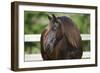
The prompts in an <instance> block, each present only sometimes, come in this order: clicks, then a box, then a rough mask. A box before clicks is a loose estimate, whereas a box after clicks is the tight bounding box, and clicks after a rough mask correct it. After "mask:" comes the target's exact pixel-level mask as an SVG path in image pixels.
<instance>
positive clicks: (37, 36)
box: [25, 34, 90, 42]
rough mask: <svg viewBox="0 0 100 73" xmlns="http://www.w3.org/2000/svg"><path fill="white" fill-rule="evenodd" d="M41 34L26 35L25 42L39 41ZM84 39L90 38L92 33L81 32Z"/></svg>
mask: <svg viewBox="0 0 100 73" xmlns="http://www.w3.org/2000/svg"><path fill="white" fill-rule="evenodd" d="M40 37H41V35H40V34H35V35H33V34H28V35H25V42H35V41H36V42H39V41H40ZM81 37H82V40H90V35H89V34H81Z"/></svg>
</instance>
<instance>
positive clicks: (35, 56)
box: [25, 52, 90, 61]
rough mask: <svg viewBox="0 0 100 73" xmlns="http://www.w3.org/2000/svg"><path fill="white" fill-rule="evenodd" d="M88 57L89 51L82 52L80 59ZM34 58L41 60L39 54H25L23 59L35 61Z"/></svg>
mask: <svg viewBox="0 0 100 73" xmlns="http://www.w3.org/2000/svg"><path fill="white" fill-rule="evenodd" d="M88 58H90V53H89V52H83V56H82V59H88ZM36 60H43V59H42V57H41V54H26V55H25V61H36Z"/></svg>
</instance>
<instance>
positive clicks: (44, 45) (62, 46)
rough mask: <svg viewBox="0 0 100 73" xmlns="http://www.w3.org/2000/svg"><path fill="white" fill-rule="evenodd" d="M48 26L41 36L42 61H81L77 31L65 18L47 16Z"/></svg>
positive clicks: (68, 19) (80, 48)
mask: <svg viewBox="0 0 100 73" xmlns="http://www.w3.org/2000/svg"><path fill="white" fill-rule="evenodd" d="M48 19H49V25H48V26H47V27H46V28H45V29H44V31H43V32H42V34H41V42H40V43H41V55H42V58H43V60H61V59H81V58H82V54H83V50H82V39H81V36H80V31H79V29H78V28H77V27H76V26H75V24H74V22H73V21H72V20H71V19H70V18H69V17H67V16H61V17H56V16H55V15H54V14H52V16H49V15H48Z"/></svg>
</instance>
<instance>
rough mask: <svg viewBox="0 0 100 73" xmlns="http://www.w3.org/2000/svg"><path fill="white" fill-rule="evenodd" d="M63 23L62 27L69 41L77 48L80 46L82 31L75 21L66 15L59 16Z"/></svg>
mask: <svg viewBox="0 0 100 73" xmlns="http://www.w3.org/2000/svg"><path fill="white" fill-rule="evenodd" d="M58 19H59V20H60V23H61V29H62V32H63V34H64V35H65V37H66V39H67V40H68V42H69V43H70V44H71V45H72V46H73V47H75V48H79V47H81V46H80V44H81V43H80V42H81V37H80V31H79V30H78V28H77V27H76V26H75V24H74V22H73V21H72V20H71V19H70V18H69V17H66V16H62V17H58Z"/></svg>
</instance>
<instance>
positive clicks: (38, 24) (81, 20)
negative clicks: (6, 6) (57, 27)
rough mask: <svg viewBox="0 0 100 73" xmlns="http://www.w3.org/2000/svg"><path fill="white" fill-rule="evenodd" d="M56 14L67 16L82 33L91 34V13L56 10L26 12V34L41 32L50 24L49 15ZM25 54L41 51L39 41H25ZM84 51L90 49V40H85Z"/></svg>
mask: <svg viewBox="0 0 100 73" xmlns="http://www.w3.org/2000/svg"><path fill="white" fill-rule="evenodd" d="M51 14H55V15H56V16H67V17H69V18H71V19H72V20H73V22H74V23H75V25H76V26H77V27H78V28H79V30H80V32H81V34H90V15H89V14H79V13H58V12H57V13H56V12H37V11H25V12H24V34H25V35H26V34H27V35H28V34H41V32H42V31H43V30H44V28H45V27H46V26H47V25H48V23H49V21H48V17H47V16H48V15H51ZM24 46H25V54H32V53H33V54H36V53H40V43H39V42H25V43H24ZM83 49H84V51H90V41H83Z"/></svg>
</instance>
